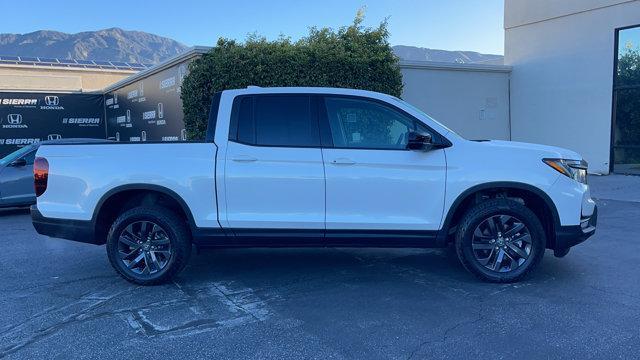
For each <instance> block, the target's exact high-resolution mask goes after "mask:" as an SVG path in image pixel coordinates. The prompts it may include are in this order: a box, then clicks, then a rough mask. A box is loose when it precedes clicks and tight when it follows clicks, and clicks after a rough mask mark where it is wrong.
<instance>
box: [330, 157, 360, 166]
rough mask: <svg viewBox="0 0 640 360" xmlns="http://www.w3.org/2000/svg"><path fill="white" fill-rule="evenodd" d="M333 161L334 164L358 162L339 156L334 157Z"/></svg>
mask: <svg viewBox="0 0 640 360" xmlns="http://www.w3.org/2000/svg"><path fill="white" fill-rule="evenodd" d="M331 163H332V164H334V165H353V164H355V163H356V162H355V161H353V160H351V159H347V158H339V159H334V160H333V161H332V162H331Z"/></svg>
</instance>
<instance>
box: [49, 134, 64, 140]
mask: <svg viewBox="0 0 640 360" xmlns="http://www.w3.org/2000/svg"><path fill="white" fill-rule="evenodd" d="M60 139H62V135H60V134H49V136H47V140H60Z"/></svg>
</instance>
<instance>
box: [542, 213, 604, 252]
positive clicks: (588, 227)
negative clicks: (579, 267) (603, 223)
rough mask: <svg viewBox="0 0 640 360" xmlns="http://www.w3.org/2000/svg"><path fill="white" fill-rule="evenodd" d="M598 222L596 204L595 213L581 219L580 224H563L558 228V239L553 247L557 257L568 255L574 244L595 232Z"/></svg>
mask: <svg viewBox="0 0 640 360" xmlns="http://www.w3.org/2000/svg"><path fill="white" fill-rule="evenodd" d="M597 223H598V207H597V206H595V207H594V209H593V214H592V215H591V216H588V217H585V218H583V219H582V220H581V221H580V225H575V226H561V227H560V228H559V229H557V230H556V241H555V246H554V249H553V251H554V255H555V256H557V257H563V256H565V255H567V253H568V252H569V249H570V248H571V247H572V246H575V245H578V244H580V243H581V242H583V241H585V240H587V239H588V238H589V237H591V235H593V234H595V232H596V225H597Z"/></svg>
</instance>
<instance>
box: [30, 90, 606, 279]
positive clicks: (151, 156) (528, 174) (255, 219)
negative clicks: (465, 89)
mask: <svg viewBox="0 0 640 360" xmlns="http://www.w3.org/2000/svg"><path fill="white" fill-rule="evenodd" d="M34 178H35V179H34V180H35V189H36V195H37V205H34V206H33V207H32V209H31V213H32V218H33V224H34V226H35V228H36V230H37V231H38V232H39V233H40V234H43V235H48V236H51V237H58V238H63V239H70V240H75V241H80V242H85V243H90V244H96V245H102V244H106V249H107V254H108V257H109V260H110V262H111V264H112V265H113V267H114V268H115V270H116V271H117V272H118V273H120V275H122V276H123V277H124V278H125V279H127V280H129V281H132V282H134V283H138V284H145V285H147V284H157V283H161V282H165V281H167V280H169V279H170V278H171V277H173V276H174V275H176V274H177V273H178V272H179V271H180V270H182V269H183V268H184V267H185V265H186V264H187V261H188V259H189V256H190V254H191V250H192V245H195V246H197V247H202V248H204V247H295V246H313V247H417V248H429V247H447V246H448V245H449V244H452V245H453V247H455V250H456V252H457V256H458V257H459V259H460V261H461V263H462V264H463V265H464V267H465V268H466V269H468V270H469V271H470V272H472V273H473V274H475V275H476V276H478V277H479V278H481V279H483V280H486V281H491V282H511V281H517V280H519V279H521V278H522V277H523V276H526V275H527V274H528V273H530V272H531V271H532V270H533V269H534V268H535V267H536V266H537V265H538V264H539V263H540V261H541V259H542V257H543V255H544V253H545V249H551V250H553V251H554V254H555V255H556V256H558V257H562V256H564V255H566V254H567V252H568V251H569V248H570V247H571V246H573V245H576V244H578V243H580V242H582V241H584V240H585V239H587V238H588V237H589V236H591V235H593V233H594V232H595V227H596V218H597V209H596V205H595V203H594V201H593V200H592V199H591V196H590V192H589V186H588V185H587V163H586V162H585V161H584V160H583V159H582V157H581V156H580V155H578V154H576V153H575V152H573V151H569V150H565V149H561V148H556V147H550V146H542V145H532V144H524V143H517V142H508V141H470V140H465V139H463V138H462V137H460V136H459V135H457V134H456V133H455V132H453V131H451V130H450V129H448V128H446V127H445V126H443V125H442V124H440V123H438V122H437V121H435V120H433V119H432V118H430V117H429V116H428V115H426V114H425V113H423V112H422V111H420V110H418V109H416V108H415V107H413V106H411V105H409V104H407V103H406V102H404V101H402V100H400V99H398V98H395V97H393V96H389V95H385V94H380V93H375V92H369V91H360V90H349V89H332V88H258V87H249V88H247V89H240V90H227V91H223V92H221V93H217V94H216V95H215V96H214V98H213V100H212V105H211V110H210V115H209V121H208V129H207V131H206V139H205V140H204V141H202V142H186V143H145V144H134V143H116V144H114V143H104V144H100V143H87V144H74V145H66V144H60V145H54V144H51V145H49V144H46V145H42V146H40V148H39V149H38V152H37V158H36V160H35V163H34Z"/></svg>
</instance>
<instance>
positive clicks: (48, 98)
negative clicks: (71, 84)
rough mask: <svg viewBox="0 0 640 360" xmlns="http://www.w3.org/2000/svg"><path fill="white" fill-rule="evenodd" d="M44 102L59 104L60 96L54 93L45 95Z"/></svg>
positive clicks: (49, 104) (48, 104) (51, 104)
mask: <svg viewBox="0 0 640 360" xmlns="http://www.w3.org/2000/svg"><path fill="white" fill-rule="evenodd" d="M44 103H45V104H46V105H47V106H58V105H60V98H59V97H57V96H54V95H49V96H45V97H44Z"/></svg>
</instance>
